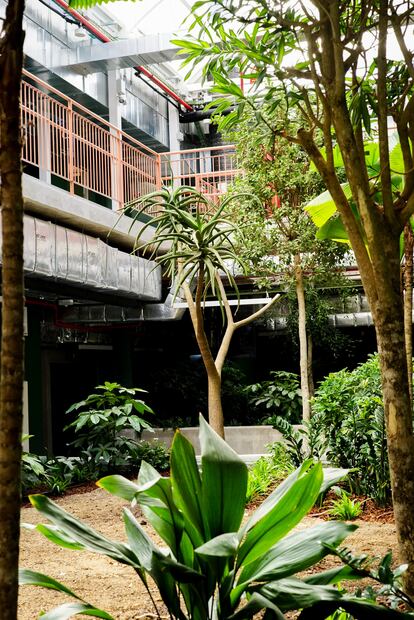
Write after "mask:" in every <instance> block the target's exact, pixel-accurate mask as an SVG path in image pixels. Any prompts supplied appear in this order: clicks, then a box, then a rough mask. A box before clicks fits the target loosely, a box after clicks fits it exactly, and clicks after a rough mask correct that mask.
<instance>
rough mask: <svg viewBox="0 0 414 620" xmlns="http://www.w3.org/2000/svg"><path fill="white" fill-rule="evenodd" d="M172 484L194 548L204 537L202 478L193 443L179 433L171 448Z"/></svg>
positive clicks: (176, 434) (176, 501)
mask: <svg viewBox="0 0 414 620" xmlns="http://www.w3.org/2000/svg"><path fill="white" fill-rule="evenodd" d="M171 484H172V490H173V498H174V502H175V504H176V505H177V507H178V508H179V509H180V510H181V512H182V513H183V515H184V517H185V519H186V524H187V528H186V529H187V530H188V533H189V535H190V537H191V539H192V542H193V545H194V547H197V546H199V545H201V544H202V543H203V542H204V541H205V540H206V539H205V536H204V523H203V506H202V496H201V495H202V490H201V478H200V474H199V471H198V467H197V461H196V458H195V452H194V448H193V445H192V443H191V442H190V441H189V440H188V439H187V438H186V437H184V435H182V434H181V433H180V432H179V431H177V432H176V433H175V436H174V440H173V443H172V447H171Z"/></svg>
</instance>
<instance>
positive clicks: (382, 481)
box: [312, 355, 391, 504]
mask: <svg viewBox="0 0 414 620" xmlns="http://www.w3.org/2000/svg"><path fill="white" fill-rule="evenodd" d="M312 409H313V412H314V419H313V423H314V424H315V426H316V427H317V428H318V429H319V430H320V433H321V435H323V436H324V437H325V440H326V454H327V458H328V460H329V461H330V462H331V463H333V464H335V465H338V466H340V467H347V468H349V469H352V470H353V471H352V472H351V473H350V476H349V480H350V483H351V486H352V488H353V489H354V491H355V492H356V493H357V494H358V495H367V496H369V497H372V499H374V500H375V501H376V502H377V503H379V504H386V503H387V502H388V501H390V499H391V490H390V479H389V468H388V456H387V446H386V433H385V424H384V409H383V405H382V395H381V380H380V369H379V361H378V356H377V355H371V356H370V357H369V359H368V361H367V362H365V363H364V364H360V365H359V366H358V367H357V368H356V369H355V370H353V371H349V370H341V371H339V372H336V373H331V374H330V375H328V376H327V377H326V379H324V380H323V381H322V382H321V383H320V385H319V386H318V389H317V390H316V392H315V398H314V400H313V405H312Z"/></svg>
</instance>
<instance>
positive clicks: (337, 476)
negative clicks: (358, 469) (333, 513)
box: [321, 467, 349, 493]
mask: <svg viewBox="0 0 414 620" xmlns="http://www.w3.org/2000/svg"><path fill="white" fill-rule="evenodd" d="M322 473H323V481H322V484H321V493H326V491H327V490H328V489H330V488H331V487H332V486H334V485H335V484H338V482H340V481H341V480H343V479H344V478H346V476H347V475H348V474H349V469H343V468H342V467H324V468H323V470H322Z"/></svg>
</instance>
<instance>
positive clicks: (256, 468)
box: [246, 443, 293, 503]
mask: <svg viewBox="0 0 414 620" xmlns="http://www.w3.org/2000/svg"><path fill="white" fill-rule="evenodd" d="M267 449H268V453H269V454H267V455H266V456H262V457H260V458H259V459H258V460H257V461H256V462H255V463H254V464H253V465H252V466H251V467H250V468H249V478H248V482H247V493H246V501H247V503H249V502H251V501H253V500H255V499H257V498H258V497H259V496H261V495H266V494H267V493H268V491H269V488H270V487H271V486H272V485H274V484H276V482H279V481H280V480H283V479H284V478H285V477H286V476H287V475H288V474H290V473H292V471H293V465H292V461H291V459H290V457H289V455H288V453H287V450H286V448H285V447H284V446H283V444H281V443H274V444H270V445H269V446H268V447H267Z"/></svg>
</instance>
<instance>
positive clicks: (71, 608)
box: [42, 603, 114, 620]
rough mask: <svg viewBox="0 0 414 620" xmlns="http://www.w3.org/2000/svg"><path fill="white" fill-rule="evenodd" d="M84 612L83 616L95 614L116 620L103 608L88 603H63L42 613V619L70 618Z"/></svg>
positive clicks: (64, 619)
mask: <svg viewBox="0 0 414 620" xmlns="http://www.w3.org/2000/svg"><path fill="white" fill-rule="evenodd" d="M78 614H82V615H83V616H93V617H94V618H103V619H104V620H114V618H113V616H111V615H110V614H108V613H107V612H106V611H103V610H102V609H98V608H97V607H94V606H93V605H88V603H63V605H59V607H55V608H54V609H52V610H51V611H48V612H47V613H45V614H42V620H69V618H73V616H77V615H78Z"/></svg>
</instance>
